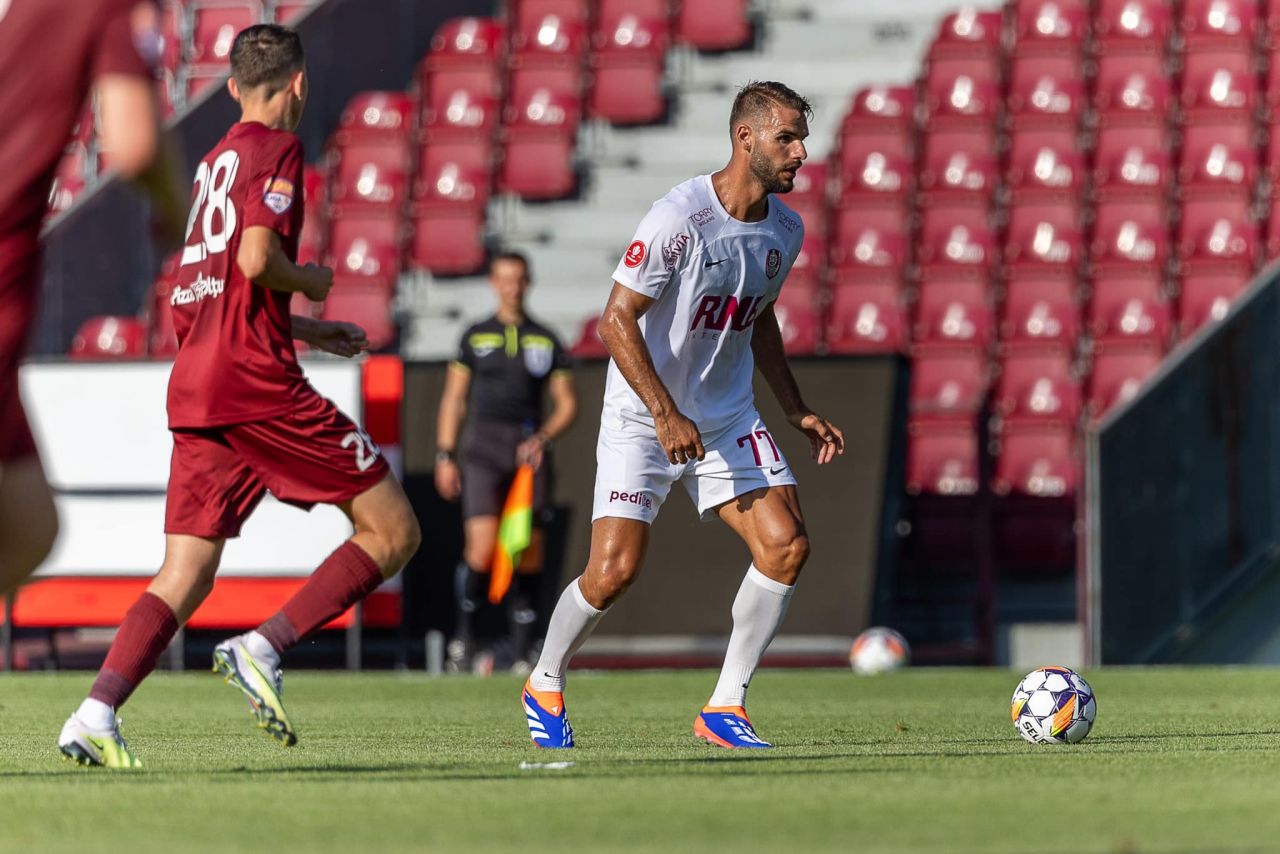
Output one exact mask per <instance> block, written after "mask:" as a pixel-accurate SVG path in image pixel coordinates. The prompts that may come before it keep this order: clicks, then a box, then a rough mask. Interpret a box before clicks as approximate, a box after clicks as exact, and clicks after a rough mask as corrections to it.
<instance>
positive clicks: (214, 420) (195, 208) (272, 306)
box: [169, 122, 308, 428]
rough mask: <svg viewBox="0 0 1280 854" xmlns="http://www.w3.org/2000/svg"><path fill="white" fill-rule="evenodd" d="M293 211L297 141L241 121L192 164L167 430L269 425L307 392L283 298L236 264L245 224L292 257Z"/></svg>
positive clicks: (297, 196)
mask: <svg viewBox="0 0 1280 854" xmlns="http://www.w3.org/2000/svg"><path fill="white" fill-rule="evenodd" d="M302 206H303V201H302V142H301V141H300V140H299V139H298V137H296V136H294V135H293V134H292V133H289V132H287V131H282V130H272V129H270V128H268V127H266V126H265V125H262V124H259V123H258V122H241V123H239V124H236V125H233V126H232V128H231V130H230V131H228V132H227V135H226V136H224V137H223V138H222V141H221V142H219V143H218V144H217V145H216V146H214V148H213V150H212V151H210V152H209V153H208V154H207V155H205V157H204V159H203V160H202V161H200V165H199V167H197V169H196V179H195V184H194V187H193V191H192V205H191V215H190V217H189V218H188V219H187V236H186V240H185V245H184V247H183V249H182V262H181V266H180V267H179V268H178V272H177V273H176V274H175V276H174V280H173V288H172V291H171V296H170V299H169V302H170V304H171V305H172V306H173V321H174V327H175V330H176V332H177V334H178V355H177V358H176V360H175V361H174V365H173V373H172V374H171V375H170V377H169V426H170V427H174V428H179V427H220V426H223V425H226V424H241V423H244V422H247V421H261V420H264V419H267V418H273V417H275V416H277V415H282V414H284V413H286V412H288V411H289V410H290V409H292V408H293V407H294V406H295V405H296V403H297V401H298V400H299V398H300V396H301V395H302V394H303V393H304V392H305V391H306V390H307V389H308V385H307V381H306V379H305V378H304V377H303V374H302V368H300V367H299V366H298V357H297V353H296V352H295V350H294V347H293V324H292V322H291V320H290V318H289V303H290V301H291V296H292V295H291V294H288V293H284V292H282V291H273V290H270V289H268V288H265V287H263V286H261V285H256V284H254V283H253V282H251V281H249V280H248V279H247V278H245V276H244V274H243V273H242V272H240V266H239V264H237V263H236V256H237V255H238V253H239V251H240V239H241V236H242V235H243V234H244V230H245V229H246V228H250V227H252V226H263V227H265V228H269V229H271V230H272V231H274V232H276V233H277V234H278V235H280V242H281V244H282V245H283V247H284V251H285V254H287V255H288V256H289V258H290V259H291V260H293V259H296V258H297V257H298V235H299V233H300V232H301V230H302Z"/></svg>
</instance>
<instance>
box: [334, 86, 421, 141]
mask: <svg viewBox="0 0 1280 854" xmlns="http://www.w3.org/2000/svg"><path fill="white" fill-rule="evenodd" d="M338 127H339V128H340V129H341V130H343V131H346V132H347V135H349V136H355V135H357V134H360V133H370V134H376V135H387V136H408V135H409V134H410V133H412V131H413V128H414V105H413V99H412V98H410V97H409V96H408V95H406V94H405V93H404V92H392V91H367V92H360V93H359V94H356V95H353V96H352V97H351V100H349V101H347V105H346V107H344V108H343V110H342V115H341V117H340V118H339V119H338Z"/></svg>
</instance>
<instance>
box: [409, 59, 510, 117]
mask: <svg viewBox="0 0 1280 854" xmlns="http://www.w3.org/2000/svg"><path fill="white" fill-rule="evenodd" d="M430 59H431V57H428V61H430ZM503 77H504V75H503V73H502V69H501V68H500V67H499V66H497V65H476V66H449V67H446V68H443V69H441V70H439V71H432V72H428V73H427V74H426V76H425V77H424V79H423V82H422V101H423V104H424V105H430V104H439V103H440V102H441V101H442V100H443V99H447V98H449V97H451V96H452V93H454V92H457V91H459V90H461V91H465V92H470V93H472V94H473V95H475V96H476V98H478V99H480V100H482V101H497V100H500V99H501V97H502V84H503Z"/></svg>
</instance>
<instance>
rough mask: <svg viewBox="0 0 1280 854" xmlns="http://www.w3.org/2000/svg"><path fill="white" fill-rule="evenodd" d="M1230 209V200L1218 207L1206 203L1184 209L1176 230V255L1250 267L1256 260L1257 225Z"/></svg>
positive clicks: (1232, 207)
mask: <svg viewBox="0 0 1280 854" xmlns="http://www.w3.org/2000/svg"><path fill="white" fill-rule="evenodd" d="M1234 212H1235V208H1234V205H1233V204H1232V203H1230V202H1228V203H1226V204H1225V205H1224V206H1223V207H1222V208H1221V209H1220V210H1214V209H1212V208H1211V207H1210V206H1209V205H1208V204H1206V205H1204V206H1196V207H1194V208H1190V209H1184V214H1183V218H1182V225H1181V227H1180V228H1179V232H1178V255H1179V257H1181V258H1184V259H1188V260H1193V261H1208V262H1212V263H1229V264H1232V265H1234V266H1236V267H1240V268H1242V269H1245V270H1249V271H1252V270H1253V267H1254V264H1255V261H1256V260H1257V250H1258V245H1257V244H1258V229H1257V227H1256V226H1254V225H1252V224H1250V223H1247V222H1243V221H1242V218H1241V217H1237V216H1235V215H1234Z"/></svg>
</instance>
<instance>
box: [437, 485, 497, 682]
mask: <svg viewBox="0 0 1280 854" xmlns="http://www.w3.org/2000/svg"><path fill="white" fill-rule="evenodd" d="M463 484H464V485H463V490H464V491H465V490H467V489H471V488H472V487H471V486H470V485H468V484H467V483H466V481H465V480H464V481H463ZM484 488H485V487H484V485H482V484H479V483H477V484H476V486H475V490H476V491H482V490H484ZM500 500H501V499H494V502H495V503H497V502H499V501H500ZM463 501H464V503H468V499H467V498H466V497H464V498H463ZM474 501H475V499H471V502H474ZM470 509H471V508H470V507H469V506H464V508H463V510H464V514H465V513H466V512H467V511H469V510H470ZM486 509H487V508H486ZM462 527H463V534H464V537H465V545H464V547H463V551H462V562H461V563H460V564H459V565H458V569H457V573H456V575H455V578H454V587H455V590H454V593H455V595H456V597H457V603H456V604H457V628H456V630H455V631H454V635H453V639H452V640H451V641H449V648H448V659H449V660H448V664H449V669H450V670H452V671H456V672H466V671H469V670H471V665H472V659H473V656H474V655H475V642H476V636H475V631H476V625H475V624H476V618H477V615H478V614H479V612H480V611H481V609H482V608H483V607H484V604H485V602H487V601H488V596H489V563H490V561H491V560H492V559H493V549H494V546H495V545H496V544H497V542H498V516H497V515H495V514H493V513H489V512H486V513H484V514H483V515H479V516H468V517H467V518H465V519H464V520H463V523H462Z"/></svg>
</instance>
